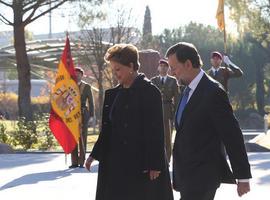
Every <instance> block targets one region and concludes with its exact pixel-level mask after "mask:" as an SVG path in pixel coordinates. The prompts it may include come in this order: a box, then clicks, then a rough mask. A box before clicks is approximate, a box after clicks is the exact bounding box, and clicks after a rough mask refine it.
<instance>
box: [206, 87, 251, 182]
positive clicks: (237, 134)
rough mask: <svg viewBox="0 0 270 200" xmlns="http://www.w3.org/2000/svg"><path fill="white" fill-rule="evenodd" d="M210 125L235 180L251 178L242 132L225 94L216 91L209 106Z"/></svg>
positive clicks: (220, 90) (219, 90)
mask: <svg viewBox="0 0 270 200" xmlns="http://www.w3.org/2000/svg"><path fill="white" fill-rule="evenodd" d="M211 111H212V113H211V116H212V123H213V124H214V126H215V129H216V130H217V132H218V134H219V137H220V138H221V140H222V142H223V144H224V145H225V148H226V152H227V154H228V156H229V160H230V163H231V167H232V171H233V175H234V178H235V179H248V178H251V172H250V165H249V162H248V157H247V153H246V149H245V145H244V139H243V135H242V131H241V129H240V127H239V124H238V121H237V119H236V118H235V116H234V114H233V110H232V107H231V104H230V102H229V99H228V96H227V93H226V92H225V91H223V90H222V89H220V88H219V89H217V90H216V92H215V93H214V94H213V102H212V106H211Z"/></svg>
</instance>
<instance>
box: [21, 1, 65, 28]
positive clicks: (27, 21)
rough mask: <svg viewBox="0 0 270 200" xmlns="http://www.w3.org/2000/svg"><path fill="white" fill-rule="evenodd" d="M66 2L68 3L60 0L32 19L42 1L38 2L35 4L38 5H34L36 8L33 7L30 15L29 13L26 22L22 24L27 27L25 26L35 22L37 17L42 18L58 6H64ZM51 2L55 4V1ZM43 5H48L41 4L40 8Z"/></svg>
mask: <svg viewBox="0 0 270 200" xmlns="http://www.w3.org/2000/svg"><path fill="white" fill-rule="evenodd" d="M67 1H68V0H62V1H60V2H59V3H56V4H55V5H53V6H52V7H51V8H49V9H47V10H46V11H44V12H41V13H40V14H39V15H37V16H35V17H33V16H34V14H35V12H36V10H37V9H38V8H40V5H41V3H42V1H41V2H40V1H38V2H37V4H38V5H37V4H36V5H37V8H36V7H35V8H34V9H33V11H32V13H31V14H30V15H29V16H28V17H27V18H26V20H25V21H24V24H25V25H27V24H29V23H31V22H33V21H35V20H36V19H38V18H39V17H41V16H43V15H45V14H47V13H49V12H50V11H51V10H53V9H55V8H57V7H59V6H61V5H62V4H64V3H65V2H67ZM52 2H57V1H56V0H55V1H52ZM44 5H48V4H43V5H42V6H44ZM32 17H33V18H32Z"/></svg>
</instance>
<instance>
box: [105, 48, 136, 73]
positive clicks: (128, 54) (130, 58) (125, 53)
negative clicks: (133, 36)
mask: <svg viewBox="0 0 270 200" xmlns="http://www.w3.org/2000/svg"><path fill="white" fill-rule="evenodd" d="M104 59H105V61H106V62H107V63H108V62H110V61H114V62H118V63H120V64H122V65H125V66H128V67H129V66H130V63H133V66H134V70H135V71H137V70H138V69H139V67H140V62H139V52H138V49H137V47H135V46H134V45H132V44H115V45H114V46H112V47H110V48H109V49H108V50H107V53H106V54H105V56H104Z"/></svg>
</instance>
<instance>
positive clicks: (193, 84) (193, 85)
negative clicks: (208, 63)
mask: <svg viewBox="0 0 270 200" xmlns="http://www.w3.org/2000/svg"><path fill="white" fill-rule="evenodd" d="M203 75H204V71H203V70H202V69H200V72H199V74H197V76H196V77H195V78H194V79H193V80H192V81H191V82H190V84H189V85H188V87H189V88H190V89H191V90H192V91H194V90H195V89H196V87H197V86H198V84H199V82H200V80H201V79H202V77H203Z"/></svg>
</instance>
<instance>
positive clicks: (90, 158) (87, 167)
mask: <svg viewBox="0 0 270 200" xmlns="http://www.w3.org/2000/svg"><path fill="white" fill-rule="evenodd" d="M93 161H94V158H92V157H91V156H89V157H88V158H87V160H86V161H85V164H84V165H85V168H86V169H87V170H88V171H89V172H90V168H91V165H92V162H93Z"/></svg>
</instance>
